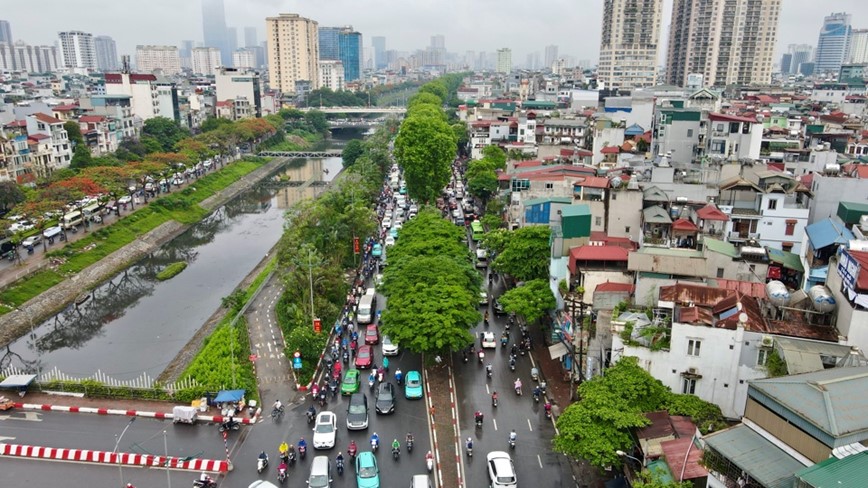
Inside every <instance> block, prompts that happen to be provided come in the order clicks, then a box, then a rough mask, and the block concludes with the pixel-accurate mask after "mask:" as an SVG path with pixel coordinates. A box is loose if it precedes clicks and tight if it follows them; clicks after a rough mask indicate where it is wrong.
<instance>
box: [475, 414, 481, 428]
mask: <svg viewBox="0 0 868 488" xmlns="http://www.w3.org/2000/svg"><path fill="white" fill-rule="evenodd" d="M476 428H477V429H481V428H482V417H476Z"/></svg>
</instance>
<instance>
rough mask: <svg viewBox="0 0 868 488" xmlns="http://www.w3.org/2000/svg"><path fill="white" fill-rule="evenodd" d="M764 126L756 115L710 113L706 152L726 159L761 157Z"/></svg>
mask: <svg viewBox="0 0 868 488" xmlns="http://www.w3.org/2000/svg"><path fill="white" fill-rule="evenodd" d="M762 136H763V126H762V122H760V121H758V120H757V119H756V117H741V116H736V115H727V114H720V113H710V114H708V126H707V128H706V132H705V139H706V141H707V142H706V144H707V146H706V154H707V155H708V156H710V157H722V158H724V159H753V160H756V159H759V157H760V146H761V145H762Z"/></svg>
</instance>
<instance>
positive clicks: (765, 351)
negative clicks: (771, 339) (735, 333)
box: [756, 347, 772, 366]
mask: <svg viewBox="0 0 868 488" xmlns="http://www.w3.org/2000/svg"><path fill="white" fill-rule="evenodd" d="M771 352H772V350H771V349H769V348H767V347H761V348H760V350H759V353H758V354H757V357H756V365H757V366H765V365H766V363H767V362H768V360H769V354H771Z"/></svg>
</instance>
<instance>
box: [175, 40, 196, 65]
mask: <svg viewBox="0 0 868 488" xmlns="http://www.w3.org/2000/svg"><path fill="white" fill-rule="evenodd" d="M193 45H194V43H193V41H191V40H186V41H181V48H180V49H178V55H179V56H181V67H182V68H186V69H191V68H192V67H193Z"/></svg>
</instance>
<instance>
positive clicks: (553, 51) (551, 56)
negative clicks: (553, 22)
mask: <svg viewBox="0 0 868 488" xmlns="http://www.w3.org/2000/svg"><path fill="white" fill-rule="evenodd" d="M557 60H558V47H557V46H555V45H554V44H552V45H550V46H546V59H545V63H546V64H545V66H543V68H547V69H551V68H552V65H553V64H555V61H557Z"/></svg>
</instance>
